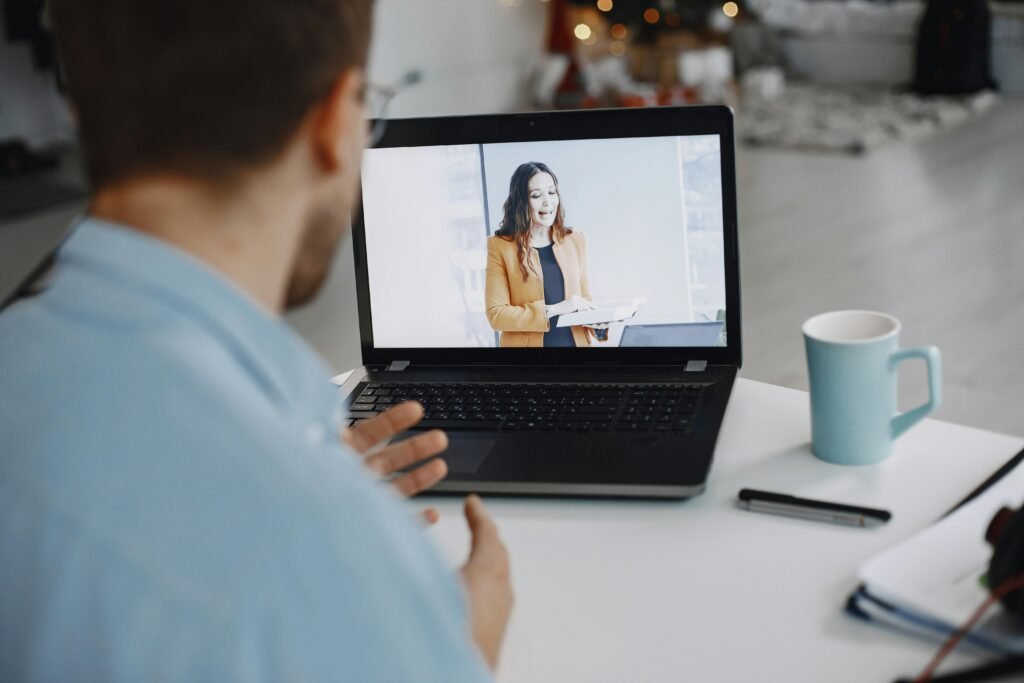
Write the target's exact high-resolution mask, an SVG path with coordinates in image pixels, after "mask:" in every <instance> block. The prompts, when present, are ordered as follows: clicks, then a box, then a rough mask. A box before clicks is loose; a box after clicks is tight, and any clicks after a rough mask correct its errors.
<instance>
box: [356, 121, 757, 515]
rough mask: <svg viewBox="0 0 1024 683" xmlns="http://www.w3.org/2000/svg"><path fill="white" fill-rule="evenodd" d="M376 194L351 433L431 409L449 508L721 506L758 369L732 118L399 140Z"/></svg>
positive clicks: (433, 132)
mask: <svg viewBox="0 0 1024 683" xmlns="http://www.w3.org/2000/svg"><path fill="white" fill-rule="evenodd" d="M361 187H362V201H361V206H360V208H359V210H358V211H357V212H356V215H355V217H354V220H353V230H352V235H353V250H354V257H355V264H356V279H357V297H358V302H359V318H360V339H361V345H362V355H363V367H362V368H360V369H358V370H356V371H355V372H354V373H353V374H352V375H351V376H350V377H349V379H348V380H346V382H345V384H344V386H343V387H342V389H341V390H342V392H343V393H344V395H345V406H346V410H347V417H348V418H349V419H350V420H352V422H353V423H355V422H357V421H359V420H365V419H371V418H373V417H375V416H377V415H380V414H381V413H383V412H385V411H387V410H388V409H389V408H390V407H391V406H394V405H396V404H399V403H402V402H404V401H408V400H415V401H418V402H420V403H421V404H423V406H424V419H423V421H422V422H421V423H420V424H418V425H417V426H416V427H415V428H414V431H415V430H424V429H435V428H439V429H443V430H445V432H446V433H447V434H448V436H449V443H450V445H449V448H448V450H447V451H446V452H445V453H443V454H442V455H441V456H440V457H442V458H444V459H445V461H446V462H447V464H448V471H449V474H448V477H447V478H446V479H445V480H444V481H442V482H441V483H440V484H439V485H438V486H437V487H435V489H433V492H437V493H442V494H443V493H464V492H470V491H475V492H480V493H488V494H492V495H493V494H508V495H554V496H614V497H668V498H683V497H687V496H692V495H696V494H698V493H700V492H701V491H702V490H703V489H704V487H705V482H706V480H707V476H708V473H709V471H710V466H711V461H712V456H713V453H714V447H715V442H716V440H717V437H718V432H719V428H720V426H721V421H722V417H723V416H724V413H725V409H726V406H727V404H728V400H729V395H730V393H731V390H732V385H733V382H734V380H735V376H736V373H737V371H738V369H739V366H740V362H741V355H742V352H741V326H740V315H739V313H740V311H739V301H740V299H739V261H738V248H737V235H736V199H735V192H736V188H735V163H734V142H733V128H732V113H731V111H730V110H729V109H727V108H725V107H687V108H662V109H646V110H595V111H581V112H557V113H550V112H549V113H539V114H510V115H489V116H464V117H444V118H427V119H399V120H394V121H389V122H387V129H386V131H385V133H384V135H383V137H382V139H381V142H380V144H379V145H378V146H377V147H375V148H373V149H370V150H367V151H366V153H365V155H364V161H363V168H362V177H361ZM410 433H411V432H410ZM400 438H402V437H400Z"/></svg>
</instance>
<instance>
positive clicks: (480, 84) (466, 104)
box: [370, 0, 548, 117]
mask: <svg viewBox="0 0 1024 683" xmlns="http://www.w3.org/2000/svg"><path fill="white" fill-rule="evenodd" d="M547 7H548V6H547V4H545V3H543V2H541V1H540V0H517V1H516V2H515V3H511V2H508V0H504V1H503V0H378V2H377V10H376V15H375V25H374V43H373V48H372V50H371V53H370V78H371V79H373V80H374V81H377V82H380V83H385V84H386V83H393V82H396V81H397V80H398V79H400V78H401V76H402V75H403V74H405V73H406V72H408V71H411V70H415V71H419V72H420V73H421V74H422V76H423V80H422V82H421V83H419V84H417V85H416V86H415V87H412V88H409V89H408V90H407V91H404V92H402V93H401V95H399V96H398V97H397V98H395V100H394V102H393V103H392V110H391V111H390V115H391V116H393V117H405V116H435V115H444V114H469V113H483V112H501V111H513V110H519V109H523V108H525V107H526V105H527V98H526V95H525V91H526V84H527V80H528V78H529V74H530V72H531V70H532V68H533V67H534V65H535V64H536V62H537V60H538V59H539V58H540V56H541V54H542V51H543V50H542V48H543V42H544V37H545V30H546V29H545V27H546V25H547Z"/></svg>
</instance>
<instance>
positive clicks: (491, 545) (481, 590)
mask: <svg viewBox="0 0 1024 683" xmlns="http://www.w3.org/2000/svg"><path fill="white" fill-rule="evenodd" d="M465 512H466V522H467V523H468V524H469V531H470V533H471V534H472V545H471V546H470V550H469V559H468V560H467V561H466V564H465V565H463V567H462V580H463V582H464V583H465V585H466V592H467V593H468V594H469V615H470V621H471V623H472V626H473V640H475V641H476V644H477V647H479V648H480V652H481V653H482V654H483V656H484V659H485V660H486V661H487V664H488V665H489V666H490V667H491V670H492V671H493V670H494V669H495V668H496V667H497V666H498V655H499V653H500V651H501V641H502V639H503V638H504V637H505V629H506V627H507V626H508V620H509V617H510V616H511V614H512V601H513V596H512V580H511V575H510V572H509V563H508V551H507V550H505V546H504V544H502V542H501V539H500V538H498V528H497V527H496V526H495V525H494V521H493V520H492V519H491V517H490V515H488V514H487V510H486V508H484V504H483V501H481V500H480V498H479V496H475V495H473V496H469V497H468V498H466V506H465Z"/></svg>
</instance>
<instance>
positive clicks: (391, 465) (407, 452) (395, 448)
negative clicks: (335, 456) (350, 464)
mask: <svg viewBox="0 0 1024 683" xmlns="http://www.w3.org/2000/svg"><path fill="white" fill-rule="evenodd" d="M446 448H448V435H447V434H445V433H444V432H442V431H441V430H439V429H434V430H431V431H429V432H427V433H425V434H417V435H416V436H413V437H411V438H408V439H405V440H404V441H400V442H398V443H395V444H391V445H390V446H386V447H384V448H382V449H381V450H380V452H378V453H374V454H373V455H371V456H370V457H368V458H367V459H366V466H367V467H369V468H370V469H371V470H373V471H374V472H376V473H377V474H379V475H381V476H385V475H388V474H391V473H392V472H397V471H399V470H402V469H405V468H406V467H409V466H410V465H415V464H416V463H418V462H421V461H423V460H426V459H427V458H431V457H433V456H435V455H437V454H438V453H441V452H443V451H444V450H445V449H446Z"/></svg>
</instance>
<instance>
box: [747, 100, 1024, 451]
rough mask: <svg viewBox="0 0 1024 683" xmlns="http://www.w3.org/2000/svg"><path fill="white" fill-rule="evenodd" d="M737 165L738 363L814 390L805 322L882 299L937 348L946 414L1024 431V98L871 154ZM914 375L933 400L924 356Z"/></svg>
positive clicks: (781, 157) (772, 156) (879, 305)
mask: <svg viewBox="0 0 1024 683" xmlns="http://www.w3.org/2000/svg"><path fill="white" fill-rule="evenodd" d="M738 165H739V170H738V175H739V177H738V183H739V197H740V202H739V203H740V235H741V238H740V255H741V260H742V278H743V281H742V292H743V321H744V333H745V336H746V338H745V339H744V350H745V354H744V356H745V358H744V367H743V375H744V376H746V377H750V378H752V379H758V380H763V381H766V382H771V383H773V384H782V385H785V386H791V387H796V388H801V389H805V388H806V387H807V377H806V369H805V366H804V356H803V346H802V339H801V336H800V324H801V322H802V321H803V320H804V319H806V318H808V317H810V316H811V315H813V314H815V313H819V312H822V311H828V310H835V309H844V308H866V309H874V310H882V311H886V312H888V313H892V314H894V315H896V316H897V317H898V318H900V319H901V320H902V322H903V334H902V343H903V344H905V345H918V344H934V345H936V346H938V347H939V349H940V350H941V351H942V355H943V374H944V377H943V380H944V381H943V391H944V401H943V405H942V407H941V408H940V410H939V412H938V413H937V415H936V417H938V418H940V419H944V420H949V421H953V422H959V423H963V424H968V425H972V426H976V427H982V428H985V429H992V430H996V431H1001V432H1007V433H1012V434H1024V101H1016V102H1004V103H1002V104H1001V105H999V106H998V107H996V109H994V110H992V111H990V112H988V113H985V114H983V115H981V116H980V117H978V118H976V119H974V120H972V121H969V122H967V123H966V124H964V125H963V126H961V127H959V128H954V129H952V130H948V131H944V132H942V133H939V134H938V135H936V136H934V137H931V138H928V139H926V140H923V141H920V142H917V143H910V144H905V145H899V146H892V147H889V148H884V149H881V150H879V151H876V152H873V153H871V154H869V155H868V156H865V157H847V156H837V155H815V154H808V153H804V152H801V153H794V152H782V151H766V150H749V149H748V150H741V151H740V153H739V162H738ZM904 373H905V374H904V380H905V381H903V383H902V386H901V403H902V404H903V406H904V407H908V406H912V405H915V404H917V403H921V402H923V401H924V399H925V397H926V395H927V384H926V380H925V374H924V369H923V366H922V367H912V368H908V369H905V370H904Z"/></svg>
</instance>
